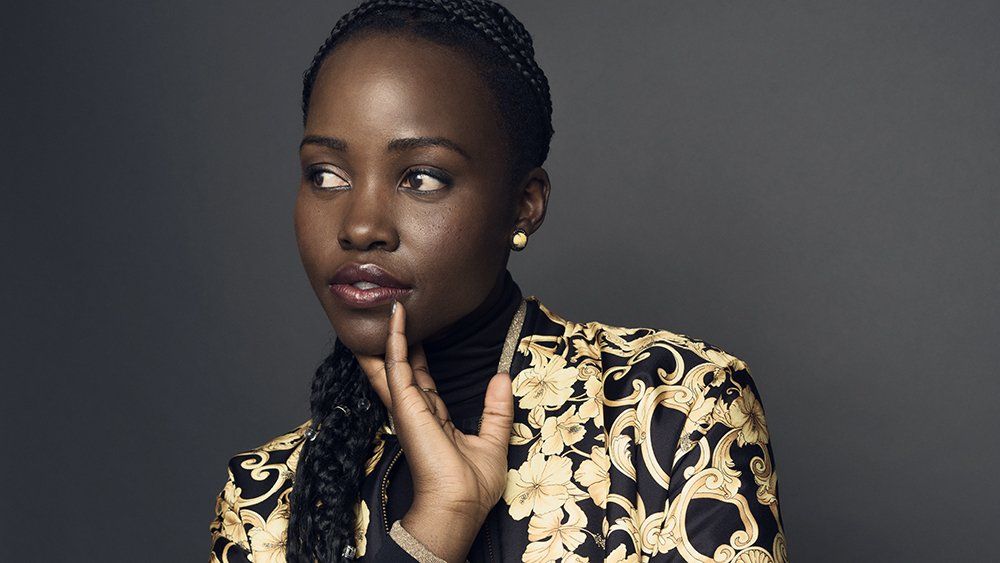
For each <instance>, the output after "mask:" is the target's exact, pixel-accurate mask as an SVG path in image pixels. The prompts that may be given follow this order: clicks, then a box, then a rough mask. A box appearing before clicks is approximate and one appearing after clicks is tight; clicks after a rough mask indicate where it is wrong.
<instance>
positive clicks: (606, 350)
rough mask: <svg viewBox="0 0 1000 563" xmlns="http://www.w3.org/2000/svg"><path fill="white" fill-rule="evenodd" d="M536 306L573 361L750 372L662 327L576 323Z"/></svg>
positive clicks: (711, 347) (701, 342)
mask: <svg viewBox="0 0 1000 563" xmlns="http://www.w3.org/2000/svg"><path fill="white" fill-rule="evenodd" d="M536 303H537V306H538V309H539V311H540V312H541V313H542V314H543V316H544V321H543V324H545V323H547V324H549V325H552V326H555V327H557V330H552V329H547V332H548V333H549V334H554V333H558V332H561V333H562V335H561V338H562V339H564V340H565V341H566V346H567V348H568V350H567V351H568V352H569V354H568V356H569V358H577V359H586V358H587V357H588V356H589V357H592V358H593V359H595V360H596V359H599V360H601V363H605V362H608V363H610V364H619V363H626V364H629V365H635V364H639V363H642V364H644V365H645V366H646V367H649V366H650V365H652V364H660V367H664V368H665V369H668V368H669V367H670V366H672V365H673V366H676V367H677V368H680V369H685V368H690V367H694V366H696V365H699V364H708V365H710V366H712V367H713V368H719V369H720V370H724V371H727V372H730V373H734V372H738V371H744V370H748V365H747V363H746V362H745V361H743V360H742V359H740V358H738V357H737V356H735V355H733V354H730V353H729V352H727V351H726V350H725V349H723V348H722V347H721V346H719V345H717V344H714V343H712V342H711V341H708V340H706V339H702V338H696V337H693V336H690V335H687V334H684V333H680V332H674V331H671V330H668V329H665V328H658V327H648V326H618V325H615V324H611V323H606V322H601V321H589V322H577V321H572V320H569V319H566V318H564V317H562V316H561V315H559V314H558V313H556V312H554V311H552V310H551V309H549V308H548V307H547V306H545V305H544V304H542V303H541V302H538V301H536ZM542 330H546V329H545V328H543V329H542ZM598 354H599V357H598Z"/></svg>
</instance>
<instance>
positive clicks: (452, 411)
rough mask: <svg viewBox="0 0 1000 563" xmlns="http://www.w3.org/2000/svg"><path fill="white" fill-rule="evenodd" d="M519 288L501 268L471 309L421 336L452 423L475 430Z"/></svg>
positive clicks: (518, 303) (519, 297) (517, 302)
mask: <svg viewBox="0 0 1000 563" xmlns="http://www.w3.org/2000/svg"><path fill="white" fill-rule="evenodd" d="M521 297H522V296H521V289H520V287H518V285H517V283H516V282H514V279H513V278H512V277H511V274H510V271H508V270H504V273H503V275H502V276H501V279H500V280H499V281H498V282H497V283H496V284H495V285H494V287H493V288H492V289H491V290H490V292H489V294H488V295H487V296H486V299H484V300H483V302H482V303H480V304H479V305H478V306H477V307H476V308H475V309H473V310H472V311H471V312H469V313H468V314H466V315H465V316H463V317H462V318H460V319H459V320H457V321H455V322H454V323H452V324H451V325H450V326H449V327H448V328H446V329H445V330H444V331H443V332H441V333H439V334H437V335H435V336H434V337H433V338H432V339H425V340H424V341H423V347H424V352H425V353H426V355H427V367H428V368H429V370H430V372H431V377H432V378H434V384H435V385H436V386H437V390H438V394H439V395H440V396H441V399H443V400H444V402H445V404H446V405H448V414H449V415H451V419H452V421H453V422H454V423H455V425H456V426H457V427H458V428H459V429H461V430H463V431H466V432H469V431H470V430H471V431H473V432H474V431H475V430H476V426H477V425H478V422H479V417H480V416H481V415H482V413H483V398H484V397H485V396H486V387H487V385H488V384H489V382H490V379H491V378H492V377H493V376H494V375H495V374H496V372H497V364H498V363H499V362H500V354H501V353H502V351H503V344H504V339H505V338H506V336H507V329H508V328H509V327H510V323H511V320H512V319H513V318H514V314H515V313H516V312H517V308H518V306H519V305H520V304H521Z"/></svg>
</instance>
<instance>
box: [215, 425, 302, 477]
mask: <svg viewBox="0 0 1000 563" xmlns="http://www.w3.org/2000/svg"><path fill="white" fill-rule="evenodd" d="M310 422H311V421H309V420H307V421H305V422H303V423H302V424H300V425H298V426H296V427H295V428H293V429H291V430H289V431H288V432H285V433H283V434H279V435H277V436H274V437H272V438H269V439H268V440H266V441H265V442H263V443H261V444H260V445H258V446H256V447H253V448H250V449H248V450H244V451H242V452H239V453H237V454H235V455H233V456H232V457H231V458H230V459H229V470H230V471H231V472H232V475H233V478H234V480H235V481H236V482H237V484H240V483H248V484H252V483H257V482H260V478H261V476H263V475H266V474H267V473H269V472H270V473H273V474H274V476H275V477H288V478H290V474H293V473H295V467H296V465H297V464H298V458H299V451H300V450H301V449H302V442H303V440H305V431H306V429H308V428H309V423H310ZM262 468H265V469H264V470H263V471H262V470H261V469H262Z"/></svg>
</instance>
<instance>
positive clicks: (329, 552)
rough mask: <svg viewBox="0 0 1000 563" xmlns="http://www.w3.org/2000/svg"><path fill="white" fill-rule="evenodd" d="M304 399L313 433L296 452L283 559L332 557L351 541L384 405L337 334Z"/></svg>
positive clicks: (332, 558) (332, 559)
mask: <svg viewBox="0 0 1000 563" xmlns="http://www.w3.org/2000/svg"><path fill="white" fill-rule="evenodd" d="M310 403H311V408H312V420H313V430H314V431H316V436H315V439H314V440H309V439H307V440H306V441H305V442H304V444H303V447H302V450H301V452H300V454H299V456H300V457H299V464H298V467H297V468H296V475H295V484H294V486H293V490H292V494H291V514H290V521H289V527H288V530H289V531H288V542H287V555H288V559H289V561H299V560H302V561H308V562H310V563H311V562H312V561H313V560H314V558H315V559H318V560H319V561H324V562H325V561H337V560H339V558H340V556H341V553H342V552H343V549H344V547H345V546H347V545H350V544H351V543H352V541H351V540H352V539H353V532H354V503H355V500H356V499H357V497H358V490H359V488H360V485H361V482H362V479H363V478H364V475H363V469H364V462H365V461H366V460H367V459H368V456H369V454H370V449H371V445H372V440H373V439H374V437H375V432H376V431H377V430H378V428H379V427H380V426H381V425H382V424H383V423H384V421H385V420H386V416H385V408H384V407H383V405H382V402H381V400H380V399H379V398H378V397H377V396H376V395H375V392H374V390H373V389H372V387H371V385H369V384H368V378H367V376H366V375H365V374H364V372H363V370H362V369H361V366H360V365H359V364H358V361H357V358H355V357H354V354H353V353H352V352H351V350H350V349H348V348H347V346H345V345H344V344H343V342H341V341H340V339H337V340H336V342H335V343H334V349H333V352H331V353H330V355H329V356H327V357H326V359H325V360H324V361H323V363H322V364H321V365H320V366H319V368H318V369H317V370H316V376H315V377H314V378H313V384H312V395H311V397H310ZM337 406H343V407H344V408H346V409H347V410H348V412H344V411H343V410H341V409H339V408H336V407H337Z"/></svg>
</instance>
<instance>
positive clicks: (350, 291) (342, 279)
mask: <svg viewBox="0 0 1000 563" xmlns="http://www.w3.org/2000/svg"><path fill="white" fill-rule="evenodd" d="M328 283H329V286H330V293H332V294H333V295H334V296H335V297H337V298H338V299H340V300H341V301H343V302H344V303H345V304H347V305H349V306H352V307H360V308H366V307H376V306H378V305H382V304H384V303H389V302H390V301H392V300H394V299H399V298H400V297H402V296H404V295H407V294H408V293H410V292H411V291H413V288H412V287H410V286H409V285H407V284H406V283H404V282H402V281H400V280H399V279H397V278H396V277H394V276H393V275H392V274H390V273H389V272H387V271H386V270H384V269H382V268H381V267H380V266H378V265H376V264H370V263H369V264H359V263H357V262H351V263H348V264H344V265H343V266H341V267H340V268H339V269H337V272H336V273H335V274H334V275H333V277H332V278H330V280H329V282H328Z"/></svg>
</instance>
